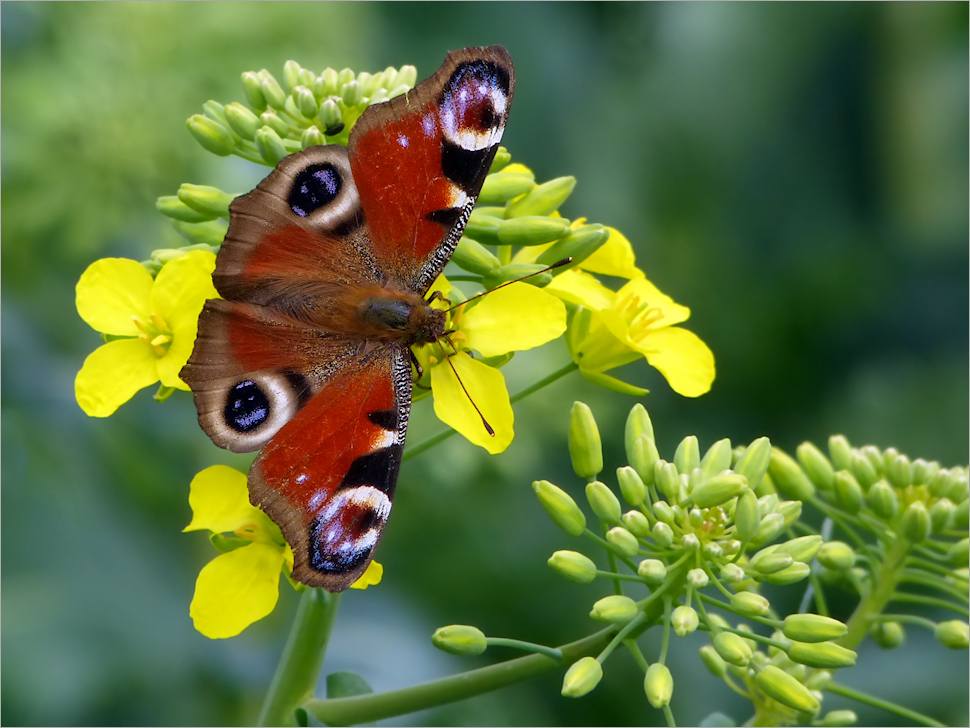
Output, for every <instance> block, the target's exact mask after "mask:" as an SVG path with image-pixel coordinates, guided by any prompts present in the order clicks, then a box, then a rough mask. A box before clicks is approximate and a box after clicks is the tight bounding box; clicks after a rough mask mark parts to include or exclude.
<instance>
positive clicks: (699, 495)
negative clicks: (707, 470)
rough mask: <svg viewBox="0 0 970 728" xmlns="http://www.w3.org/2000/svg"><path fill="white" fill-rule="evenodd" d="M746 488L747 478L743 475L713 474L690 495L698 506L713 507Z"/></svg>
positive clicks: (725, 501)
mask: <svg viewBox="0 0 970 728" xmlns="http://www.w3.org/2000/svg"><path fill="white" fill-rule="evenodd" d="M746 489H747V479H746V478H745V477H744V476H743V475H715V476H712V477H710V478H708V479H707V480H705V481H704V482H703V483H701V484H700V485H698V486H697V487H696V488H694V490H692V491H691V493H690V497H691V500H692V501H694V505H695V506H697V507H699V508H713V507H714V506H719V505H723V504H724V503H727V502H728V501H729V500H731V499H732V498H734V497H735V496H738V495H740V494H741V493H743V492H744V491H745V490H746ZM752 495H753V494H752Z"/></svg>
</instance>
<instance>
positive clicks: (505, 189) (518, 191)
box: [478, 172, 536, 205]
mask: <svg viewBox="0 0 970 728" xmlns="http://www.w3.org/2000/svg"><path fill="white" fill-rule="evenodd" d="M535 186H536V182H535V180H534V179H533V178H532V177H531V176H529V175H527V174H515V173H512V172H509V173H505V174H503V173H499V174H490V175H488V177H486V178H485V184H483V185H482V191H481V192H480V193H479V195H478V202H479V204H482V205H504V204H505V203H506V202H508V201H509V200H511V199H512V198H514V197H518V196H519V195H524V194H525V193H526V192H529V191H530V190H532V189H533V188H534V187H535Z"/></svg>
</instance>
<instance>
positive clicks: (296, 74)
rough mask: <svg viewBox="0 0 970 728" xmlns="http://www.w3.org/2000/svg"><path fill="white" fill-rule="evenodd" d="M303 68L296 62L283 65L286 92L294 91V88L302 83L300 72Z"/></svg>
mask: <svg viewBox="0 0 970 728" xmlns="http://www.w3.org/2000/svg"><path fill="white" fill-rule="evenodd" d="M302 70H303V68H302V67H301V66H300V64H299V63H297V62H296V61H287V62H286V63H284V64H283V83H284V84H286V90H287V91H292V90H293V87H294V86H297V85H299V83H300V71H302Z"/></svg>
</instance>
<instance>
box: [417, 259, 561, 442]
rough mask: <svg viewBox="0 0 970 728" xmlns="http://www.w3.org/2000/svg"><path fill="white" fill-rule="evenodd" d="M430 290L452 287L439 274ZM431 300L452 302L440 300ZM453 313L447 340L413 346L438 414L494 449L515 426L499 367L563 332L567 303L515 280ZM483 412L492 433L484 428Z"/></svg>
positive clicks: (444, 291)
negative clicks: (475, 356) (474, 355)
mask: <svg viewBox="0 0 970 728" xmlns="http://www.w3.org/2000/svg"><path fill="white" fill-rule="evenodd" d="M431 290H432V291H434V290H440V291H441V293H442V295H443V296H444V297H445V298H448V296H449V295H451V290H452V288H451V284H450V283H448V281H447V280H445V278H444V276H441V277H440V278H439V279H438V280H437V281H436V282H435V285H434V286H432V289H431ZM433 305H434V306H436V307H437V306H440V307H441V308H448V304H443V303H442V302H437V303H435V304H433ZM449 319H450V320H449V322H448V325H447V328H448V329H449V330H453V331H454V333H451V334H449V335H448V337H447V340H442V341H440V342H436V343H434V344H427V345H425V346H423V347H421V348H420V349H418V350H416V352H415V354H416V355H417V357H418V360H419V361H420V362H421V364H422V366H423V367H424V368H425V370H426V371H425V374H426V378H430V382H431V390H432V393H433V394H434V411H435V414H436V415H437V416H438V419H440V420H441V421H442V422H444V423H445V424H446V425H449V426H451V427H453V428H454V429H456V430H457V431H458V432H460V433H461V434H462V435H464V436H465V438H467V439H468V440H469V441H470V442H472V443H474V444H476V445H479V446H481V447H483V448H485V449H486V450H488V452H490V453H492V454H495V453H500V452H502V451H503V450H505V448H507V447H508V446H509V444H510V443H511V442H512V438H513V436H514V431H513V414H512V405H511V404H510V403H509V393H508V390H507V389H506V387H505V377H503V376H502V373H501V372H500V371H499V370H498V369H497V368H495V367H496V366H500V365H501V364H504V363H505V362H506V361H508V359H509V358H511V357H510V356H509V355H510V353H511V352H515V351H525V350H527V349H532V348H534V347H536V346H541V345H542V344H545V343H547V342H549V341H552V340H553V339H556V338H558V337H560V336H562V334H563V333H564V332H565V330H566V308H565V306H564V305H563V303H562V301H560V300H559V299H558V298H556V297H555V296H553V295H550V294H548V293H546V292H545V291H543V290H542V289H539V288H536V287H535V286H530V285H529V284H527V283H513V284H511V285H508V286H505V287H503V288H499V289H496V290H495V291H493V292H490V293H489V294H488V295H486V296H483V297H482V298H480V299H478V300H476V301H474V302H473V303H470V304H468V305H467V306H466V305H465V304H462V305H459V306H457V307H456V308H455V309H454V310H453V311H452V312H451V314H450V316H449ZM449 342H450V343H449ZM472 350H474V351H477V352H478V353H479V354H481V355H482V357H484V358H485V360H484V361H483V360H482V359H473V358H472V356H471V355H470V354H469V353H468V352H470V351H472ZM446 355H447V356H446ZM456 373H457V377H456ZM459 378H460V381H459ZM423 381H424V380H423ZM462 385H464V387H462ZM466 391H467V394H466ZM472 402H474V403H475V404H474V405H472ZM475 405H477V407H478V409H479V410H480V411H481V416H479V415H478V413H477V412H476V411H475ZM482 417H484V418H485V420H486V421H487V422H488V423H489V425H490V426H491V427H492V429H493V430H494V432H495V435H494V436H491V435H489V434H488V432H487V431H486V429H485V426H484V425H483V423H482Z"/></svg>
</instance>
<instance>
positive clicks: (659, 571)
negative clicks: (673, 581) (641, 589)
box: [637, 559, 667, 586]
mask: <svg viewBox="0 0 970 728" xmlns="http://www.w3.org/2000/svg"><path fill="white" fill-rule="evenodd" d="M637 574H638V575H639V576H640V578H641V579H643V580H644V581H645V582H647V583H648V584H650V585H651V586H655V585H657V584H660V583H662V582H663V580H664V579H665V578H666V576H667V567H666V566H664V562H663V561H660V560H659V559H644V560H643V561H641V562H640V566H638V567H637Z"/></svg>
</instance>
